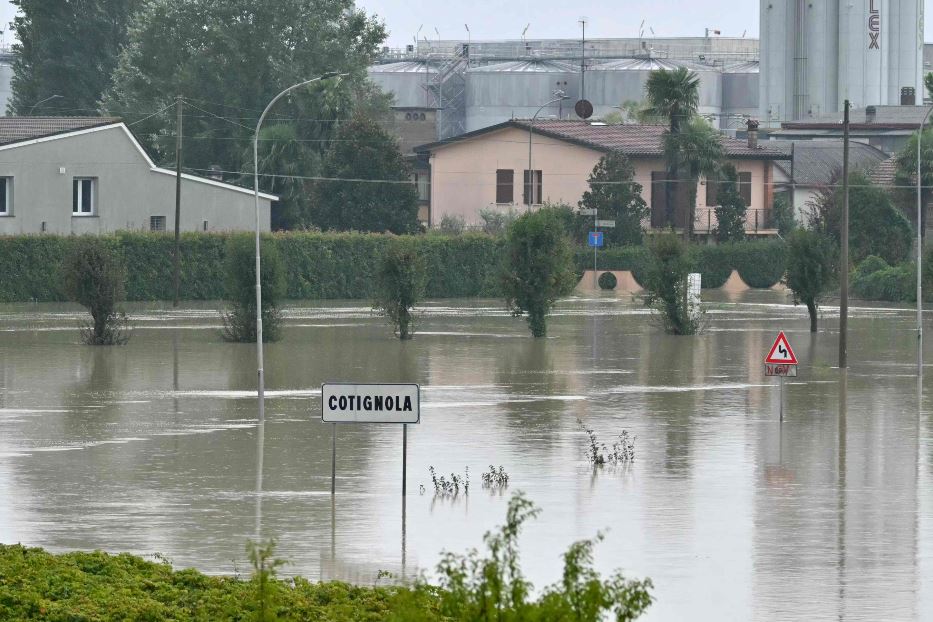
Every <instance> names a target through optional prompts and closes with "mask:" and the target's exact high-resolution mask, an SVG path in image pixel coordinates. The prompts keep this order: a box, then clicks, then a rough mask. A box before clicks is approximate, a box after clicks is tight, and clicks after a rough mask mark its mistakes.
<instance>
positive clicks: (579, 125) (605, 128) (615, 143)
mask: <svg viewBox="0 0 933 622" xmlns="http://www.w3.org/2000/svg"><path fill="white" fill-rule="evenodd" d="M529 125H530V121H528V120H527V119H512V120H510V121H506V122H504V123H499V124H497V125H491V126H489V127H485V128H482V129H479V130H475V131H473V132H467V133H466V134H461V135H460V136H456V137H453V138H448V139H446V140H442V141H439V142H435V143H428V144H426V145H421V146H420V147H415V151H417V152H421V153H425V152H429V151H436V150H438V149H442V148H444V147H447V146H449V145H453V144H457V143H459V142H462V141H466V140H474V139H479V138H481V137H482V136H484V135H486V134H489V133H491V132H496V131H500V130H504V129H508V128H515V129H520V130H524V131H528V129H529ZM667 129H668V128H667V126H666V125H607V124H603V123H591V122H589V121H558V120H542V121H536V122H535V124H534V130H533V131H534V133H535V134H539V135H541V136H547V137H549V138H555V139H558V140H563V141H566V142H568V143H573V144H576V145H580V146H583V147H588V148H590V149H593V150H595V151H603V152H609V151H619V152H622V153H624V154H625V155H627V156H629V157H642V158H661V157H663V156H664V133H665V132H666V131H667ZM722 145H723V148H724V150H725V153H726V155H727V156H728V157H730V158H733V159H746V160H788V159H790V155H789V154H786V153H784V152H783V151H781V150H780V149H776V148H774V147H771V146H769V144H768V143H767V142H763V143H762V144H761V145H759V146H758V147H757V148H754V149H753V148H751V147H749V146H748V142H747V141H745V140H738V139H735V138H728V137H725V136H723V137H722Z"/></svg>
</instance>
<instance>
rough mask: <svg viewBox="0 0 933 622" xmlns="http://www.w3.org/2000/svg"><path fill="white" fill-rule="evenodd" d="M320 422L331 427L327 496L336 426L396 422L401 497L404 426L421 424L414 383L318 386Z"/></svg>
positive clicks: (333, 476) (333, 480) (333, 485)
mask: <svg viewBox="0 0 933 622" xmlns="http://www.w3.org/2000/svg"><path fill="white" fill-rule="evenodd" d="M321 421H323V422H324V423H331V424H333V430H332V436H331V460H330V494H334V493H335V492H336V491H337V424H338V423H396V424H401V425H402V496H403V497H404V496H405V491H406V482H407V479H408V478H407V471H408V424H409V423H420V422H421V387H420V386H418V385H417V384H345V383H327V384H323V385H321Z"/></svg>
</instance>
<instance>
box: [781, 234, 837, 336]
mask: <svg viewBox="0 0 933 622" xmlns="http://www.w3.org/2000/svg"><path fill="white" fill-rule="evenodd" d="M787 242H788V252H787V275H786V276H785V277H784V282H785V283H786V285H787V287H789V288H790V290H791V291H792V292H793V293H794V304H795V305H796V304H801V303H803V304H805V305H806V306H807V312H808V313H809V314H810V332H811V333H815V332H816V324H817V311H818V308H819V304H820V300H822V298H823V297H824V296H825V295H826V294H827V292H829V290H830V288H831V287H832V286H833V285H834V279H835V274H836V268H835V265H836V250H835V249H834V248H833V243H832V242H831V240H830V239H828V237H827V236H826V235H824V234H822V233H820V232H819V231H816V230H812V229H796V230H795V231H794V232H793V233H791V234H790V236H789V237H788V238H787Z"/></svg>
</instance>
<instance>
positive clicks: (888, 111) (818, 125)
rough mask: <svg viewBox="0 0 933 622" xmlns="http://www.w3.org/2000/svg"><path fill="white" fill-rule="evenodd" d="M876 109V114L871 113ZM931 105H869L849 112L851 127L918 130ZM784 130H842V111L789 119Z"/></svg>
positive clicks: (860, 128) (857, 128)
mask: <svg viewBox="0 0 933 622" xmlns="http://www.w3.org/2000/svg"><path fill="white" fill-rule="evenodd" d="M872 109H874V114H872V113H871V111H872ZM929 110H930V107H929V106H867V107H865V108H853V109H852V110H851V111H850V112H849V127H850V128H851V129H853V130H900V129H907V130H916V129H917V127H918V126H919V125H920V124H921V123H922V122H923V117H924V116H925V115H926V113H927V112H928V111H929ZM781 129H782V130H820V129H823V130H841V129H842V113H841V112H833V113H829V114H823V115H820V116H816V117H813V118H810V119H802V120H799V121H787V122H785V123H782V124H781Z"/></svg>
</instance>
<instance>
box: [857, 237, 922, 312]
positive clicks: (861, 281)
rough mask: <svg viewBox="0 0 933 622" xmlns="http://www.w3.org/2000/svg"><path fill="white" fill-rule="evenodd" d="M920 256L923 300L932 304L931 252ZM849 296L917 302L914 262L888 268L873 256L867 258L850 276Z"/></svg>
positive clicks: (884, 262)
mask: <svg viewBox="0 0 933 622" xmlns="http://www.w3.org/2000/svg"><path fill="white" fill-rule="evenodd" d="M923 255H924V257H923V301H924V302H933V265H930V262H931V261H933V249H930V250H927V251H925V252H924V254H923ZM851 274H852V275H851V277H850V278H851V285H852V294H853V295H854V296H855V297H856V298H861V299H862V300H883V301H886V302H916V301H917V264H916V262H909V263H902V264H898V265H895V266H891V265H889V264H888V263H887V262H886V261H885V260H884V259H882V258H881V257H878V256H876V255H869V256H868V257H866V258H865V259H864V261H862V263H860V264H859V265H858V267H856V269H855V270H853V271H852V273H851Z"/></svg>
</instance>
